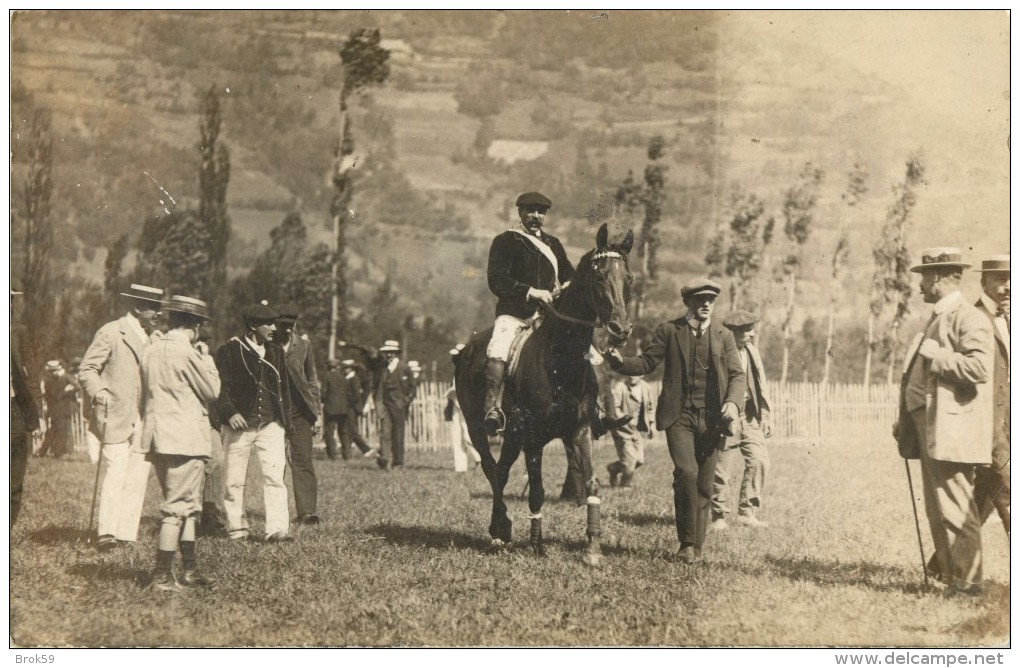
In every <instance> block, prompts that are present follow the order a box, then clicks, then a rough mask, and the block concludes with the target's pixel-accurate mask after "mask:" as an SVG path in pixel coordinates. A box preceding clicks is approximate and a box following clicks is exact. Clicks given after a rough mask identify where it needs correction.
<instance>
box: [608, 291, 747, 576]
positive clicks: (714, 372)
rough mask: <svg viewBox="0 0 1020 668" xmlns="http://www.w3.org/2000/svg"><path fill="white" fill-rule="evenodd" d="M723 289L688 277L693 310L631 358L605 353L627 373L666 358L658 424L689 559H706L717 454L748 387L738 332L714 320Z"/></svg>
mask: <svg viewBox="0 0 1020 668" xmlns="http://www.w3.org/2000/svg"><path fill="white" fill-rule="evenodd" d="M721 289H722V288H721V286H720V285H719V284H718V283H716V282H715V281H713V280H711V279H708V278H695V279H692V280H690V281H687V282H686V283H685V284H684V285H683V287H682V288H681V290H680V294H681V296H682V298H683V301H684V305H685V306H687V313H685V314H684V315H682V316H681V317H679V318H677V319H676V320H670V321H668V322H664V323H662V324H660V325H659V326H658V327H657V328H656V329H655V334H654V335H653V336H652V340H651V341H650V342H649V344H648V347H647V348H646V349H645V351H644V352H643V353H642V354H640V355H637V356H636V357H628V358H624V357H622V356H621V355H620V352H619V351H618V350H616V349H615V348H610V349H609V352H608V354H607V355H606V360H607V361H608V363H609V366H610V367H611V368H612V369H613V370H614V371H617V372H619V373H623V374H626V375H628V376H643V375H646V374H648V373H651V372H652V371H653V370H655V368H656V367H657V366H659V364H660V363H663V362H665V371H664V373H663V376H662V392H661V394H660V395H659V401H658V403H657V404H656V409H655V423H656V427H657V428H658V429H659V430H660V431H665V432H666V445H667V446H668V447H669V456H670V458H671V459H672V460H673V507H674V510H675V515H676V533H677V538H678V539H679V541H680V550H679V553H678V556H679V558H680V560H681V561H683V562H684V563H686V564H694V563H697V562H699V561H701V559H702V554H701V550H702V546H703V545H704V543H705V532H706V530H707V529H708V521H709V508H710V505H711V502H712V483H713V480H714V478H715V467H716V460H717V454H718V452H719V448H720V447H721V446H722V443H723V438H724V437H726V436H732V435H733V428H734V426H735V425H736V424H738V422H739V418H740V410H739V408H738V406H739V403H740V402H742V401H743V400H744V395H745V392H746V388H747V383H746V380H745V378H744V368H743V366H742V365H741V363H740V355H739V354H738V353H737V344H736V342H735V341H734V339H733V333H732V332H731V331H730V330H728V329H726V328H725V327H723V326H722V325H721V324H717V323H716V322H713V321H712V320H711V315H712V310H713V308H714V306H715V300H716V297H718V296H719V293H720V291H721Z"/></svg>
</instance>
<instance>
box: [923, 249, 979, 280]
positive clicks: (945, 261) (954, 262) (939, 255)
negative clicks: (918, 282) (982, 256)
mask: <svg viewBox="0 0 1020 668" xmlns="http://www.w3.org/2000/svg"><path fill="white" fill-rule="evenodd" d="M969 266H970V264H968V263H966V262H964V261H963V253H961V252H960V249H959V248H955V247H953V246H943V247H941V248H929V249H928V250H926V251H922V252H921V264H918V265H915V266H913V267H911V268H910V271H913V272H916V273H918V274H920V273H921V272H922V271H927V270H928V269H938V268H940V267H953V268H958V269H966V268H967V267H969Z"/></svg>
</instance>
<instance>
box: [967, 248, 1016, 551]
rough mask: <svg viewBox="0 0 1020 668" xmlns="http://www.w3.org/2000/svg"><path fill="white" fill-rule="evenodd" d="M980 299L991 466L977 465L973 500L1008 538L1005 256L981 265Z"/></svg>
mask: <svg viewBox="0 0 1020 668" xmlns="http://www.w3.org/2000/svg"><path fill="white" fill-rule="evenodd" d="M980 271H981V290H982V293H981V298H980V299H979V300H978V302H977V304H975V306H977V308H978V310H979V311H981V312H982V313H984V314H985V317H986V318H988V320H989V321H990V322H991V323H992V333H993V334H994V335H995V347H994V359H995V361H994V363H993V366H992V398H993V401H994V406H993V408H992V463H991V465H990V466H984V465H981V466H978V467H977V470H976V472H975V480H974V501H975V502H976V503H977V508H978V514H979V516H980V518H981V524H982V525H983V524H984V523H985V521H986V520H987V519H988V517H989V516H990V515H991V514H992V509H993V508H994V509H995V510H997V511H998V513H999V519H1001V520H1002V526H1003V527H1005V529H1006V535H1007V536H1009V255H994V256H992V257H990V258H988V259H987V260H983V261H982V262H981V269H980Z"/></svg>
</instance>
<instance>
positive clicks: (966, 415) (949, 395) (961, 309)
mask: <svg viewBox="0 0 1020 668" xmlns="http://www.w3.org/2000/svg"><path fill="white" fill-rule="evenodd" d="M924 339H933V340H934V341H936V342H938V344H939V346H940V350H939V351H938V353H937V354H936V355H935V357H933V358H932V359H931V360H927V359H925V358H923V357H919V358H918V359H917V360H916V361H915V362H914V363H915V364H923V365H924V367H923V369H924V371H925V373H926V376H925V377H926V380H927V384H926V388H925V426H926V430H925V431H926V432H927V434H926V435H925V436H926V438H925V442H924V443H922V444H921V447H923V448H925V451H926V452H927V453H928V456H929V457H930V458H931V459H937V460H940V461H946V462H960V463H966V464H989V463H991V461H992V384H991V382H990V381H991V377H992V360H993V357H992V354H993V353H992V346H994V345H995V343H994V337H993V336H992V326H991V323H990V322H989V321H988V318H987V317H985V315H984V314H983V313H981V311H979V310H978V309H977V308H975V307H974V306H971V305H970V304H968V303H967V302H966V301H964V299H963V297H962V295H961V296H960V297H959V298H957V299H956V300H954V301H953V302H952V303H950V304H949V305H947V307H946V309H945V311H943V312H942V313H940V314H938V315H937V316H936V317H935V319H934V320H932V321H931V323H929V325H928V327H927V329H926V330H925V332H924V334H923V335H921V336H919V337H917V338H916V339H915V340H914V345H912V346H911V349H910V355H908V359H910V357H912V356H913V355H914V353H915V351H916V350H917V348H918V347H919V346H920V345H921V342H922V341H923V340H924Z"/></svg>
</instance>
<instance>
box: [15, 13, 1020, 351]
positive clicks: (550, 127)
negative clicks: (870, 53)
mask: <svg viewBox="0 0 1020 668" xmlns="http://www.w3.org/2000/svg"><path fill="white" fill-rule="evenodd" d="M366 25H368V26H378V27H379V28H380V29H381V30H382V36H383V39H384V40H385V42H384V45H386V46H387V47H388V48H390V53H391V55H390V66H391V76H390V78H389V81H388V82H387V83H386V84H385V85H383V86H381V87H377V88H373V89H370V90H368V91H366V92H365V94H363V95H362V96H361V97H360V98H359V100H357V101H356V102H355V105H354V107H355V108H354V110H353V113H354V130H355V133H356V134H355V138H356V141H357V146H358V150H359V153H361V154H362V157H363V160H362V162H361V165H362V166H361V167H359V171H358V184H357V185H356V194H355V200H354V209H355V211H356V213H357V219H358V222H357V224H356V225H355V226H354V227H353V229H352V230H351V231H350V243H351V248H352V251H353V253H354V255H355V257H354V258H353V261H352V263H351V264H352V266H356V267H360V269H359V270H358V271H357V272H356V274H355V275H354V276H353V278H354V279H355V289H354V297H355V301H357V300H358V299H360V298H361V297H362V296H366V295H370V294H371V286H372V285H373V284H376V283H378V282H379V281H381V280H382V278H383V277H384V276H385V275H387V274H389V275H391V276H392V277H393V279H394V280H395V281H396V284H397V286H398V288H399V292H400V293H401V294H403V295H404V296H405V300H406V303H407V306H408V308H410V309H420V308H422V306H421V305H422V304H426V303H431V304H440V305H443V306H442V308H444V309H446V310H447V313H444V314H442V315H444V316H445V317H447V318H448V319H449V320H451V321H452V322H453V323H454V324H455V329H456V330H457V331H459V332H460V333H461V335H466V334H467V333H468V332H469V331H470V330H471V329H472V328H474V327H476V326H479V325H480V324H481V322H482V318H481V316H479V313H485V312H486V306H487V303H486V301H485V300H486V299H487V297H486V291H485V286H484V258H485V252H486V247H487V243H488V239H490V238H491V236H492V235H493V234H494V233H495V232H497V231H499V230H500V229H503V228H505V227H506V226H507V225H508V224H510V223H511V221H512V220H513V217H514V212H513V210H512V207H511V204H512V201H513V197H514V196H515V195H516V194H517V193H518V192H520V191H523V190H527V189H532V188H538V189H541V190H543V192H546V194H548V195H549V196H550V197H552V199H553V200H554V202H555V203H556V205H555V207H554V209H553V211H552V218H551V223H550V225H551V229H552V230H553V231H554V232H555V233H556V234H558V235H559V236H561V237H563V238H564V239H565V241H566V242H567V245H568V250H569V252H570V254H571V256H572V257H577V256H579V255H580V253H581V252H582V251H583V250H584V249H585V248H586V247H588V246H590V244H591V234H592V232H593V231H592V230H591V228H590V226H589V225H588V223H587V221H586V219H585V216H586V213H587V211H588V208H589V207H590V206H591V205H592V204H593V203H594V202H596V201H597V200H598V199H599V198H600V197H602V196H604V195H605V194H606V193H609V192H612V190H613V189H614V188H615V187H616V185H618V184H619V183H620V182H621V181H622V180H623V178H624V177H625V176H626V174H627V172H628V170H633V171H634V172H635V174H637V175H638V177H639V178H640V174H641V171H642V170H643V168H644V164H645V162H646V158H645V147H646V146H647V143H648V140H649V139H650V138H651V137H652V136H653V135H656V134H660V135H662V136H664V138H665V139H666V142H667V155H666V158H665V160H666V162H667V164H668V166H669V172H668V195H669V197H668V199H667V202H666V205H665V210H664V218H663V221H662V234H663V240H664V248H663V250H662V251H661V254H662V264H663V270H664V273H665V274H666V278H665V279H664V286H663V287H662V289H661V291H660V295H661V298H662V300H663V303H661V305H658V306H659V307H661V310H662V311H663V312H669V311H670V310H671V309H674V308H675V305H674V304H671V303H669V295H670V293H671V285H672V286H673V288H675V285H676V284H677V283H679V282H680V281H681V280H682V279H683V278H684V277H685V276H687V275H689V274H690V273H691V272H694V271H703V257H704V242H705V240H706V238H707V236H708V235H710V234H711V233H712V231H713V230H714V229H715V225H716V223H717V221H719V220H722V219H724V216H725V215H726V212H725V207H724V206H723V203H724V202H725V201H726V197H727V193H728V192H729V189H730V188H731V187H732V186H733V185H734V184H740V185H741V186H742V187H744V188H745V189H747V190H751V191H754V192H756V193H758V194H759V195H760V196H761V197H762V198H763V199H764V200H765V201H766V202H767V204H768V206H769V208H770V211H771V213H772V214H773V215H776V216H778V215H779V214H778V212H779V207H780V203H781V198H782V192H783V190H784V189H785V188H787V187H789V186H790V185H791V183H792V180H793V178H794V176H795V175H796V173H797V172H798V170H799V169H800V167H801V165H803V163H804V162H805V161H808V160H810V161H812V162H814V163H815V164H818V165H820V166H821V167H822V168H823V169H824V170H825V171H826V175H827V178H826V180H825V182H824V185H823V193H822V198H821V200H820V202H819V213H818V216H817V227H816V231H815V232H814V234H813V236H812V239H811V240H810V242H809V244H808V246H807V249H806V254H805V255H806V257H807V258H808V261H807V263H806V267H807V271H808V276H807V280H806V281H805V282H804V284H803V285H804V294H803V298H802V302H801V303H802V306H803V307H804V308H803V311H804V313H805V314H807V313H811V312H813V311H814V312H817V311H819V310H820V309H821V308H822V307H823V306H824V304H826V303H827V299H828V297H827V294H828V290H829V286H828V283H827V282H826V280H825V277H826V275H827V274H826V272H827V267H828V262H829V256H830V255H831V248H832V245H833V243H834V237H835V234H836V231H837V229H838V227H839V225H840V219H841V215H842V213H841V208H840V193H841V191H842V189H843V188H844V187H845V173H846V171H847V169H848V168H849V167H850V165H851V164H852V163H853V162H854V161H860V162H862V163H863V164H865V165H867V166H868V168H869V171H870V173H871V183H870V185H871V189H870V191H869V193H868V196H867V198H866V201H865V202H864V203H863V204H862V207H861V211H862V214H861V215H860V216H858V218H857V219H856V220H855V223H854V227H853V230H852V237H851V267H852V274H858V275H860V276H862V277H866V276H867V275H869V272H870V248H871V246H872V244H873V243H874V239H875V237H876V235H877V230H878V229H879V228H880V226H881V223H882V220H883V217H884V211H885V208H886V207H887V206H888V203H889V201H890V196H889V189H890V186H891V184H892V183H893V182H895V181H896V180H899V179H901V178H902V169H903V163H904V161H905V159H906V157H907V155H908V154H909V153H910V152H911V151H913V150H915V149H917V148H921V149H922V150H924V152H925V153H924V155H925V159H926V161H927V164H928V167H929V175H930V178H929V180H928V184H927V187H926V188H925V189H924V192H923V193H922V195H921V197H920V198H919V203H918V208H917V219H918V220H922V221H924V227H923V233H922V231H921V230H920V229H917V228H916V227H915V231H914V232H912V233H911V243H912V245H915V247H920V246H922V245H927V244H928V241H929V240H931V241H932V243H934V242H935V241H936V240H937V241H938V243H956V244H958V245H964V246H968V245H971V246H974V245H975V244H974V243H968V241H969V240H967V239H961V238H960V237H959V226H960V224H961V223H962V224H966V225H968V226H977V228H978V229H980V230H981V231H982V233H981V234H978V235H974V236H975V239H977V238H980V242H979V243H978V244H977V245H976V246H975V252H992V251H993V250H994V249H995V248H996V247H998V246H1001V245H1002V244H1005V243H1006V241H1007V239H1008V232H1007V231H1006V228H1005V226H1004V225H998V224H996V223H995V221H1005V220H1007V219H1008V197H1004V196H1003V193H1004V192H1007V191H1006V190H1004V188H1005V187H1006V186H1007V185H1008V170H1005V172H1004V171H1003V169H1002V168H1001V165H1000V164H997V163H993V162H990V161H988V160H985V159H982V156H981V155H980V154H977V155H975V153H974V151H973V150H972V149H970V148H969V147H970V143H969V142H970V140H971V139H972V138H971V137H970V136H969V135H968V132H967V128H960V127H957V126H953V125H952V124H951V123H949V124H947V122H946V120H945V119H942V118H940V117H939V113H938V110H933V109H929V108H927V107H926V106H925V105H924V104H923V100H922V101H918V100H916V99H915V98H913V97H912V96H911V93H910V92H908V91H905V90H903V89H902V88H901V87H898V86H896V85H894V84H890V83H888V82H885V81H883V80H881V79H880V78H876V77H874V76H871V75H868V74H865V73H863V72H861V71H859V70H857V69H855V68H854V67H853V66H851V65H849V64H847V63H842V62H839V61H838V60H833V59H831V58H828V57H823V56H822V55H820V52H819V51H817V50H816V49H815V48H814V47H813V46H812V45H811V44H807V43H804V42H802V41H797V40H796V39H792V38H791V39H785V40H778V39H776V40H770V41H768V42H767V43H765V42H763V41H762V40H761V39H760V36H759V35H757V34H756V33H754V32H753V30H752V29H751V28H749V27H748V26H747V25H743V24H734V23H733V22H732V21H730V20H728V19H727V18H726V17H724V16H722V15H719V14H711V13H684V12H663V13H655V12H612V13H610V14H607V15H606V16H605V17H603V16H601V15H598V14H591V13H585V12H541V13H536V12H494V11H486V12H389V11H386V12H382V11H378V12H179V11H174V12H116V13H109V12H89V13H74V12H27V13H19V14H17V15H16V17H15V20H14V22H13V25H12V35H13V39H12V56H11V67H12V91H11V103H12V119H13V123H14V128H13V131H12V150H13V154H14V170H13V179H14V183H15V184H17V183H19V178H20V177H21V174H23V169H24V167H23V163H24V149H23V146H24V141H25V139H24V129H25V128H26V127H27V122H28V110H29V109H30V108H32V107H45V108H48V109H50V110H52V112H53V115H54V135H55V136H56V137H57V138H58V142H57V148H56V167H55V174H54V187H55V201H57V202H59V203H60V205H59V207H58V210H57V211H55V214H56V215H57V216H58V219H59V220H61V221H62V222H63V224H65V225H66V228H65V229H66V233H65V234H64V235H62V236H61V240H60V245H61V246H62V248H61V249H60V254H61V257H62V259H64V260H66V261H67V262H74V263H75V265H74V266H77V267H78V271H80V272H81V274H82V275H83V276H84V277H85V278H90V279H92V280H98V279H100V278H101V271H102V260H101V258H102V256H103V251H102V249H103V248H104V247H105V246H106V245H107V244H109V243H111V242H112V240H113V239H115V238H116V237H117V236H118V235H120V234H123V233H125V232H131V231H137V230H139V229H140V228H141V225H142V222H143V221H144V220H145V219H146V218H147V217H149V216H154V215H157V214H158V213H159V212H160V211H161V208H162V207H161V206H160V205H159V202H158V199H159V195H160V191H159V189H158V188H157V186H156V183H158V184H159V185H161V186H162V187H164V188H166V189H167V190H168V191H169V192H170V193H172V194H173V196H174V198H175V200H176V201H177V202H178V205H179V206H187V205H188V204H189V203H193V202H194V201H195V198H196V197H197V171H198V170H197V165H198V153H197V150H196V148H195V147H196V143H197V138H198V114H197V108H198V103H197V94H198V93H199V92H201V91H204V90H206V89H207V88H208V87H209V86H210V85H213V84H215V85H216V86H217V88H218V89H219V90H221V95H222V100H223V107H224V133H223V136H222V137H221V141H223V142H224V143H226V144H227V145H228V146H229V148H230V151H231V156H232V177H231V181H230V188H229V191H228V204H229V210H230V216H231V219H232V223H233V231H234V242H233V245H232V247H231V251H230V259H231V264H232V267H231V270H232V272H235V273H236V272H237V271H240V270H242V269H243V268H244V266H245V263H246V262H249V261H250V260H251V258H253V257H254V254H255V253H256V252H257V251H258V249H259V248H262V247H264V246H265V245H266V244H267V243H268V230H269V229H270V228H272V227H273V226H274V225H276V224H278V223H279V222H280V221H281V220H282V219H283V217H284V216H285V215H286V214H287V213H288V212H290V211H292V210H299V211H300V212H301V213H302V215H303V217H304V218H305V220H306V221H308V223H309V226H310V228H311V229H312V230H313V232H314V234H315V235H317V236H318V237H319V238H321V239H323V240H328V238H329V231H328V227H327V225H328V216H327V213H326V212H327V211H328V197H329V194H330V192H329V181H328V174H329V169H330V164H331V159H332V155H331V151H332V149H331V147H332V145H333V143H334V142H335V138H336V135H337V132H336V127H335V124H336V117H337V110H336V84H337V82H338V77H339V74H340V61H339V57H338V55H337V46H338V44H339V43H340V41H341V40H342V39H343V36H344V35H346V34H347V33H349V32H350V31H351V30H353V29H354V28H357V27H361V26H366ZM493 142H504V143H503V144H501V146H503V147H504V149H503V150H505V147H506V146H509V147H511V149H514V148H516V149H518V150H519V151H524V153H525V154H527V153H528V151H530V152H531V153H532V154H535V155H537V157H534V158H533V159H517V160H515V161H513V162H509V160H511V159H513V155H512V153H511V154H509V155H510V157H509V158H508V159H506V160H497V159H493V158H492V157H490V156H491V155H493V152H492V151H491V150H490V149H491V148H493V147H495V146H496V145H495V144H493ZM495 153H496V154H497V155H501V154H500V152H499V151H496V152H495ZM12 206H13V207H14V211H13V213H14V214H15V215H17V213H18V212H17V206H18V204H17V202H15V203H14V204H12ZM713 216H714V217H715V218H713ZM638 224H639V221H635V226H637V225H638ZM865 280H866V278H865ZM864 284H865V285H866V283H864ZM674 294H675V293H674ZM412 296H413V297H412ZM865 296H866V295H863V291H862V290H849V291H848V295H847V299H846V301H845V302H844V304H843V308H844V309H845V311H846V313H847V314H849V313H852V312H855V311H856V312H859V311H860V309H861V306H862V303H863V302H862V300H863V299H864V297H865ZM771 299H772V297H770V296H769V295H768V294H766V295H764V296H762V299H761V301H762V302H764V303H765V305H766V307H767V305H768V304H769V303H770V301H771ZM355 306H356V307H360V308H364V307H366V306H367V304H355Z"/></svg>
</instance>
